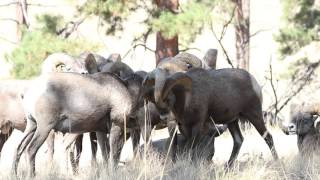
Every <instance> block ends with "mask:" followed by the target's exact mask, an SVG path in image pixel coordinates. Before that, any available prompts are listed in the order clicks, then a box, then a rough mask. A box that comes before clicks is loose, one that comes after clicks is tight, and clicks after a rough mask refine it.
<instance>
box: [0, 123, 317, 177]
mask: <svg viewBox="0 0 320 180" xmlns="http://www.w3.org/2000/svg"><path fill="white" fill-rule="evenodd" d="M163 132H165V131H162V132H160V133H158V134H156V135H155V138H154V139H157V138H161V137H164V136H165V135H166V134H165V133H163ZM271 132H272V134H273V136H274V139H275V143H276V148H277V150H278V152H279V155H280V157H281V160H280V162H274V161H273V159H272V157H271V155H270V154H271V153H270V152H269V150H268V149H267V147H266V146H265V145H264V142H263V140H262V138H261V137H259V135H258V133H257V132H255V130H249V131H248V132H246V133H244V137H245V141H244V143H243V147H242V149H241V152H240V154H239V157H238V160H237V161H236V164H235V167H234V169H232V170H231V171H230V172H228V173H225V171H224V163H225V162H226V160H227V159H228V157H229V155H230V152H231V148H232V139H231V137H230V135H229V134H228V133H225V134H223V135H222V136H221V137H219V138H217V139H216V143H215V146H216V153H215V157H214V160H213V162H208V161H205V160H198V161H193V160H191V159H190V158H189V156H188V154H185V155H181V156H179V157H178V160H177V162H176V163H172V162H170V161H167V163H166V165H165V169H164V173H163V179H230V180H231V179H245V180H248V179H320V161H319V160H320V158H318V157H315V158H311V159H310V160H309V161H306V160H303V159H301V158H300V157H298V156H297V149H296V141H295V137H294V136H286V135H284V134H282V133H281V132H280V131H279V130H277V129H272V131H271ZM157 142H158V145H159V144H162V142H163V141H161V140H158V141H157ZM9 143H10V142H9ZM11 143H12V142H11ZM86 143H88V142H86ZM128 145H129V144H127V145H126V147H125V148H126V150H128V149H130V148H131V147H130V146H128ZM56 146H59V144H56ZM5 148H6V149H8V148H11V150H12V148H13V147H12V146H11V147H8V146H6V147H5ZM86 148H87V147H86ZM126 150H125V151H123V154H122V160H125V159H126V157H125V156H124V155H127V154H128V151H126ZM162 150H163V148H160V149H158V151H160V152H161V151H162ZM44 151H45V148H42V150H41V151H40V152H39V155H38V157H37V161H36V163H37V177H36V179H117V180H122V179H160V178H161V175H162V174H161V172H162V169H163V168H164V162H165V155H164V154H165V152H162V153H159V152H158V151H156V150H153V151H151V150H149V151H148V152H147V158H146V161H144V158H141V157H138V158H135V159H131V160H130V161H127V162H126V163H125V165H123V166H120V167H119V168H117V169H112V168H110V167H108V166H107V165H103V164H101V163H100V162H99V163H98V167H94V168H92V167H90V153H89V150H88V149H85V150H84V154H85V156H84V157H82V158H81V164H80V165H81V167H80V172H79V175H77V176H74V175H72V173H71V169H68V170H67V169H66V168H65V160H63V159H64V158H63V157H64V155H62V154H63V153H62V152H59V151H58V152H57V153H56V155H55V161H54V162H53V163H48V162H47V161H46V158H45V156H46V155H45V153H44ZM39 157H40V158H41V159H40V158H39ZM99 159H101V157H99ZM21 161H22V162H21V165H20V167H19V179H25V177H26V163H25V158H24V157H22V158H21ZM3 163H4V162H3V161H2V162H1V164H2V166H0V177H1V179H16V178H13V177H11V176H10V174H9V171H8V170H9V168H8V167H10V166H4V165H3ZM8 165H11V162H10V163H9V164H8Z"/></svg>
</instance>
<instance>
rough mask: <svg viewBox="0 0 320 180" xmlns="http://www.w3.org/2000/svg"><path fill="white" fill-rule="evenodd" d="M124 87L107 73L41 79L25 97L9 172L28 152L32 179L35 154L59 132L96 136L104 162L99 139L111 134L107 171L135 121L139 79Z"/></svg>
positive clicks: (34, 83)
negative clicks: (20, 130)
mask: <svg viewBox="0 0 320 180" xmlns="http://www.w3.org/2000/svg"><path fill="white" fill-rule="evenodd" d="M139 78H140V77H139V76H136V75H132V76H131V77H130V78H128V79H127V80H126V81H125V82H124V81H123V80H121V79H119V78H118V77H117V76H115V75H112V74H110V73H95V74H92V75H86V76H84V75H81V74H75V73H55V74H48V75H45V76H40V77H39V78H37V79H36V80H34V81H33V84H32V85H31V86H30V87H29V88H28V90H27V91H26V92H25V93H24V98H23V104H24V109H25V113H26V116H27V129H26V131H25V136H24V138H23V139H22V141H21V142H20V144H19V146H18V148H17V152H16V153H15V158H14V162H13V163H14V164H13V170H14V173H16V172H17V165H18V162H19V159H20V156H21V154H22V153H23V151H24V150H25V149H27V154H28V158H29V162H28V163H29V175H30V176H34V175H35V155H36V153H37V151H38V149H39V148H40V146H41V145H42V144H43V142H44V141H45V139H46V138H47V136H48V134H49V132H50V131H51V130H55V131H60V132H62V133H78V134H79V133H85V132H93V131H94V132H96V133H97V138H98V142H99V144H100V145H101V144H103V145H101V146H100V148H101V152H102V153H103V158H104V159H105V160H106V159H108V155H107V154H106V150H105V149H103V148H105V146H104V143H105V142H103V139H101V138H100V135H101V134H102V136H104V134H105V133H106V132H110V154H111V157H110V162H111V166H115V164H116V163H117V162H118V161H119V156H120V152H121V149H122V146H123V143H124V129H125V127H128V128H130V126H132V122H131V121H130V117H134V116H135V114H134V113H135V111H136V110H137V109H138V108H139V107H138V105H139V103H137V102H139V101H140V100H139V97H140V96H139V93H140V87H141V83H142V78H140V80H136V79H139Z"/></svg>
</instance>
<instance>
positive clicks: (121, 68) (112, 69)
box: [65, 52, 140, 173]
mask: <svg viewBox="0 0 320 180" xmlns="http://www.w3.org/2000/svg"><path fill="white" fill-rule="evenodd" d="M89 55H92V59H94V60H95V61H96V62H97V71H99V72H109V73H113V74H116V75H118V76H119V77H121V78H122V79H124V78H126V77H129V76H131V75H132V74H134V72H133V70H132V69H131V68H130V67H129V66H128V65H126V64H125V63H123V62H121V56H120V55H119V54H115V53H113V54H111V55H110V56H109V57H108V58H107V59H106V58H104V57H103V56H100V55H98V54H94V53H90V52H84V53H81V54H80V56H79V57H80V58H83V59H85V58H86V57H88V56H89ZM91 74H92V73H91ZM89 134H90V142H91V150H92V161H91V163H92V164H94V163H95V162H96V151H97V143H96V140H97V138H96V135H95V132H90V133H89ZM139 135H140V134H139ZM128 137H129V136H128ZM106 138H107V137H106ZM82 139H83V134H79V135H76V134H72V135H68V137H66V139H65V146H66V148H68V147H70V146H71V144H72V143H73V142H75V144H74V147H75V149H76V153H77V154H76V155H75V153H74V148H73V147H72V148H71V151H70V158H71V162H72V163H71V165H72V169H73V172H74V173H77V171H78V167H79V160H80V156H81V153H82ZM106 146H107V147H106V148H107V151H108V149H109V145H108V144H107V145H106ZM134 147H135V149H137V148H136V146H134Z"/></svg>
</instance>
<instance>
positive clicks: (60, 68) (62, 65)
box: [56, 64, 66, 71]
mask: <svg viewBox="0 0 320 180" xmlns="http://www.w3.org/2000/svg"><path fill="white" fill-rule="evenodd" d="M65 67H66V65H65V64H58V65H57V66H56V69H57V70H58V71H63V70H64V69H65Z"/></svg>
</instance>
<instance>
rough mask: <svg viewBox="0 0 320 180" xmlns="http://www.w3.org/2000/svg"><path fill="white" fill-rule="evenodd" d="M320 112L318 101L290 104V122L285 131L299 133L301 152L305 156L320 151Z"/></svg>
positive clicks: (298, 141)
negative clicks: (305, 103) (319, 124)
mask: <svg viewBox="0 0 320 180" xmlns="http://www.w3.org/2000/svg"><path fill="white" fill-rule="evenodd" d="M319 113H320V104H318V103H311V104H307V105H298V104H292V105H291V106H290V122H289V123H288V126H287V131H285V133H286V134H297V145H298V149H299V153H300V154H301V155H302V156H303V157H309V156H310V155H312V153H314V152H316V153H319V152H320V151H319V148H320V133H319V131H318V129H317V128H318V123H319V120H318V116H319Z"/></svg>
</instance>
